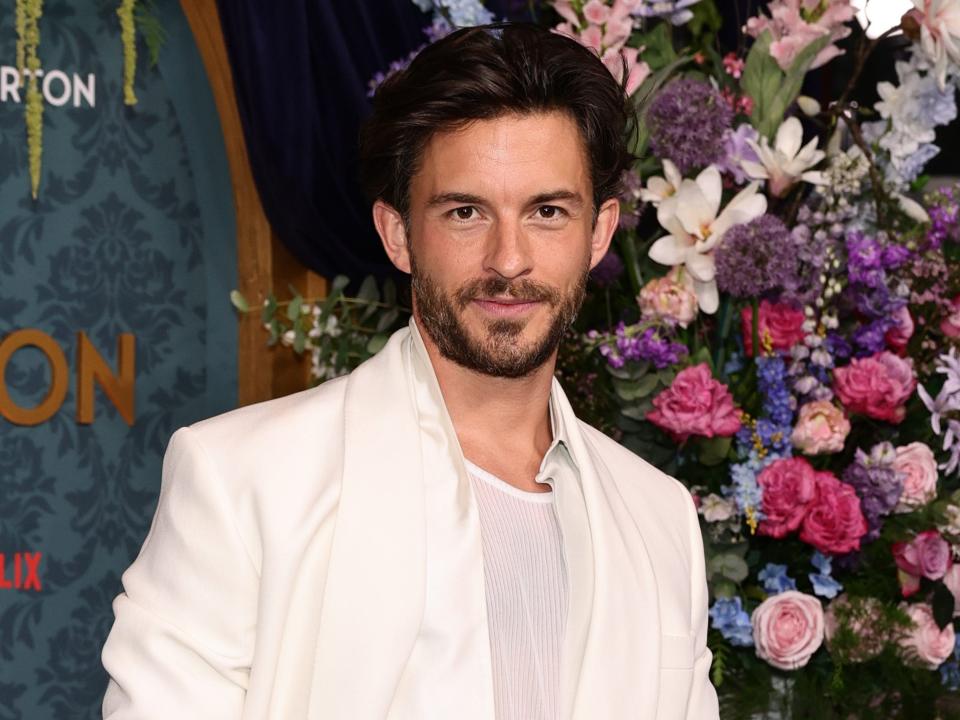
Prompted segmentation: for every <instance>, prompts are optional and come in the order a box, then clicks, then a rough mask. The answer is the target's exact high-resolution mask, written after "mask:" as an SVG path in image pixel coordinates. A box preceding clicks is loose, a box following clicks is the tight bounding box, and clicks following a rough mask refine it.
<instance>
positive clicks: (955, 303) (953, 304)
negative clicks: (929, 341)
mask: <svg viewBox="0 0 960 720" xmlns="http://www.w3.org/2000/svg"><path fill="white" fill-rule="evenodd" d="M940 330H941V331H942V332H943V334H944V335H946V336H947V337H948V338H960V295H957V296H956V297H955V298H954V299H953V300H951V301H950V312H949V313H947V316H946V317H944V318H943V320H941V321H940Z"/></svg>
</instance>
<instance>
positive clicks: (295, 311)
mask: <svg viewBox="0 0 960 720" xmlns="http://www.w3.org/2000/svg"><path fill="white" fill-rule="evenodd" d="M302 306H303V298H302V297H300V295H295V296H294V298H293V300H291V301H290V304H289V305H287V319H288V320H293V321H295V320H296V319H297V318H298V317H300V308H301V307H302Z"/></svg>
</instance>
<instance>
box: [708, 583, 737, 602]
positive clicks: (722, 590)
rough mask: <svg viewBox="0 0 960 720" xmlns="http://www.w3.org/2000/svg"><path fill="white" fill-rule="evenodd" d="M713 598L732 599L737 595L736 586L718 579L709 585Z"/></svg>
mask: <svg viewBox="0 0 960 720" xmlns="http://www.w3.org/2000/svg"><path fill="white" fill-rule="evenodd" d="M711 588H712V590H713V596H714V597H718V598H732V597H734V596H736V594H737V586H736V585H735V584H734V583H732V582H730V581H729V580H724V579H719V580H717V581H716V582H714V583H713V584H712V585H711Z"/></svg>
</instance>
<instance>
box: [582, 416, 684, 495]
mask: <svg viewBox="0 0 960 720" xmlns="http://www.w3.org/2000/svg"><path fill="white" fill-rule="evenodd" d="M578 424H579V427H580V432H581V434H582V435H583V437H584V439H585V440H586V441H587V444H588V445H589V446H590V447H591V449H592V450H593V451H594V452H596V453H597V455H598V456H599V459H600V460H601V462H603V464H604V465H606V466H607V468H608V469H609V470H610V472H611V474H612V475H613V476H614V477H615V478H616V479H617V480H618V482H619V484H620V485H621V486H625V487H627V488H632V489H635V490H637V491H638V492H641V493H643V494H644V495H646V496H656V497H657V498H659V499H661V500H665V499H667V498H676V500H677V501H678V502H690V491H689V490H687V487H686V486H685V485H684V484H683V483H682V482H680V481H679V480H677V479H676V478H675V477H673V476H672V475H668V474H667V473H665V472H664V471H663V470H661V469H660V468H658V467H657V466H656V465H654V464H653V463H651V462H649V461H647V460H645V459H643V458H642V457H640V456H639V455H637V454H636V453H634V452H633V451H632V450H630V449H629V448H627V447H625V446H623V445H621V444H620V443H619V442H617V441H616V440H614V439H613V438H611V437H610V436H609V435H606V434H605V433H603V432H602V431H600V430H598V429H597V428H595V427H593V426H592V425H589V424H588V423H586V422H584V421H583V420H578Z"/></svg>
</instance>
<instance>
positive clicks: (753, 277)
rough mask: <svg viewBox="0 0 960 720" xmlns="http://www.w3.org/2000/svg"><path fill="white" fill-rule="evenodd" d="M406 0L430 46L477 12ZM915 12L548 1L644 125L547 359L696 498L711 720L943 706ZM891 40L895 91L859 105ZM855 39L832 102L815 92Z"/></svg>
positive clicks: (937, 111)
mask: <svg viewBox="0 0 960 720" xmlns="http://www.w3.org/2000/svg"><path fill="white" fill-rule="evenodd" d="M416 1H417V4H418V5H420V6H421V7H422V8H423V9H425V10H430V11H433V12H434V19H433V23H432V24H431V25H430V28H429V30H428V39H433V38H435V37H436V36H437V34H438V33H443V32H449V30H450V29H451V28H452V27H453V26H456V25H460V24H472V23H473V22H485V21H487V20H489V19H490V14H489V13H487V12H486V11H484V10H483V8H482V5H481V4H480V3H478V2H477V1H476V0H469V1H468V0H461V1H458V2H454V0H432V2H429V1H428V0H416ZM914 5H915V7H914V8H913V9H912V10H910V11H909V12H907V13H906V14H905V15H904V16H903V17H902V18H901V20H900V23H899V25H898V26H896V27H894V28H891V29H890V30H888V31H887V32H886V33H883V34H881V35H880V37H878V38H873V39H871V38H870V37H868V36H867V35H866V34H865V33H864V32H863V31H862V30H861V29H859V26H858V25H857V24H856V22H855V14H856V10H855V8H854V6H853V5H852V4H851V2H849V0H770V1H769V2H767V3H766V4H765V5H764V6H763V7H761V8H760V10H759V11H758V13H757V15H756V16H755V17H750V18H747V19H746V22H745V23H744V24H743V26H742V28H740V32H741V40H742V41H741V43H740V44H739V47H740V49H739V50H737V51H733V52H729V53H725V54H724V53H722V52H721V51H720V50H718V49H717V48H718V44H717V42H716V34H717V32H718V31H719V29H720V27H721V22H722V18H721V16H720V14H719V12H718V10H717V6H716V5H715V4H714V2H713V1H712V0H674V1H672V2H668V1H658V2H652V1H646V0H588V1H584V0H553V1H552V2H543V3H540V6H539V11H538V14H537V18H538V20H540V21H542V22H544V23H547V24H549V25H550V27H552V28H553V29H554V31H556V32H559V33H563V34H566V35H569V36H571V37H574V38H575V39H577V40H578V41H579V42H581V43H583V44H584V45H586V46H587V47H590V48H592V49H593V50H594V51H595V52H596V53H597V54H598V56H599V57H600V58H601V59H602V60H603V61H604V62H605V63H606V64H607V66H608V67H609V68H610V70H611V72H612V73H613V75H614V76H615V77H616V78H617V79H618V80H620V81H621V82H622V83H623V84H624V87H625V88H626V90H627V92H628V93H629V95H630V96H631V98H632V99H633V101H634V103H635V105H636V108H637V111H638V115H639V118H640V120H641V122H640V124H639V128H638V130H637V132H636V133H635V134H634V136H633V138H632V150H633V152H634V154H635V156H636V157H637V162H636V164H635V165H634V167H633V168H631V170H630V171H628V172H627V173H626V174H625V176H624V178H623V193H622V196H621V221H620V228H619V231H618V232H617V235H616V237H615V242H614V247H613V249H611V251H610V253H608V255H607V257H606V258H604V260H603V261H602V262H601V263H600V264H599V265H598V266H597V267H596V268H595V269H594V270H593V271H592V273H591V285H590V293H589V296H588V300H587V302H586V304H585V306H584V309H583V311H582V312H581V315H580V317H579V318H578V321H577V327H576V331H575V332H571V333H570V335H568V337H567V340H566V342H565V343H564V345H563V347H562V349H561V357H560V362H559V364H558V374H560V375H561V376H563V378H564V380H565V384H566V387H567V388H568V391H569V393H570V395H571V399H572V401H573V402H574V403H575V405H576V406H577V409H578V411H579V412H580V414H581V415H582V416H585V417H586V419H588V420H589V421H590V422H591V423H593V424H595V425H597V426H599V427H601V428H603V429H605V430H606V431H607V432H608V433H610V434H611V435H613V436H614V437H616V438H617V439H618V440H619V441H620V442H621V443H623V444H624V445H625V446H627V447H629V448H630V449H632V450H634V451H635V452H637V453H638V454H640V455H641V456H643V457H645V458H647V459H648V460H650V461H651V462H654V463H655V464H657V465H658V466H660V467H661V468H663V469H664V470H665V471H667V472H669V473H671V474H672V475H674V476H676V477H677V478H679V479H681V480H682V481H683V482H685V483H686V484H687V485H688V487H689V488H690V490H691V492H692V494H693V497H694V500H695V503H696V505H697V507H698V509H699V513H700V516H701V520H702V530H703V536H704V542H705V548H706V552H707V573H708V581H709V587H710V610H709V614H710V632H709V638H708V642H709V645H710V648H711V650H712V651H713V666H712V669H711V673H712V680H713V682H714V684H715V685H716V687H717V688H718V691H719V694H720V697H721V703H722V706H723V709H722V713H721V714H722V716H723V717H725V718H734V717H745V718H746V717H751V716H752V715H754V714H756V713H759V712H764V711H766V710H768V709H769V708H771V707H774V706H775V705H777V704H778V703H779V705H780V707H781V712H782V714H783V716H784V717H797V718H799V717H817V718H829V717H836V718H848V717H860V716H861V713H864V712H870V713H871V714H872V715H876V716H878V717H885V718H893V717H903V718H908V717H909V718H919V717H930V718H933V717H947V716H949V713H950V711H951V709H952V710H953V712H956V705H953V706H951V704H950V703H951V702H954V703H955V702H956V700H957V695H956V691H957V690H958V689H960V639H958V638H960V636H958V633H957V632H956V630H957V627H958V626H957V618H958V617H960V355H958V351H957V348H958V346H960V270H958V267H960V266H958V264H957V262H958V258H960V187H957V186H949V185H947V186H943V187H939V188H932V187H928V186H927V185H926V183H927V180H928V178H926V177H925V176H923V175H922V172H923V168H924V166H925V164H926V163H927V162H928V161H929V160H930V159H931V158H932V157H933V156H935V155H936V154H937V153H938V152H939V149H938V147H937V146H936V144H935V141H936V131H937V128H938V127H941V128H942V127H945V126H948V125H950V124H951V123H953V122H954V121H955V119H956V116H957V108H956V89H957V86H958V84H960V0H914ZM455 13H463V15H462V16H455V15H454V14H455ZM465 18H469V19H465ZM893 34H898V35H899V37H900V40H899V42H898V43H890V42H884V45H883V46H884V47H885V48H890V46H891V45H897V48H896V50H895V51H894V52H896V53H897V57H896V58H894V57H889V58H888V59H889V62H890V65H891V66H894V67H895V71H896V76H897V81H896V82H882V83H880V84H879V85H878V86H877V88H876V90H877V95H878V97H879V100H878V101H877V102H875V103H874V104H873V105H872V106H870V105H864V104H860V103H858V102H856V101H855V100H853V99H852V98H851V93H852V92H853V91H854V88H855V86H856V82H857V80H858V78H859V77H860V75H861V73H862V70H863V69H864V67H865V66H866V64H867V63H868V62H871V61H882V60H883V58H881V57H878V56H875V54H874V51H875V50H876V48H877V47H878V46H879V45H880V44H881V42H883V41H884V40H885V39H886V38H888V37H890V36H892V35H893ZM843 55H845V56H846V57H845V58H844V62H847V63H848V64H850V65H851V67H852V69H851V70H850V72H849V84H848V85H847V87H846V89H845V90H844V91H843V92H842V93H841V94H840V95H839V96H838V97H836V98H831V99H830V102H822V101H818V100H816V99H814V98H812V97H808V96H806V95H803V94H802V89H803V86H804V80H805V78H806V77H807V75H808V73H809V72H810V71H812V70H815V69H817V68H820V67H823V66H825V65H827V64H829V63H831V62H837V58H838V57H840V56H843ZM408 60H409V59H405V60H404V61H401V62H399V63H397V64H396V65H395V67H401V66H402V65H403V64H404V63H405V62H407V61H408ZM379 80H382V77H380V78H375V79H374V81H373V83H372V86H375V85H376V82H378V81H379ZM821 100H824V99H821ZM388 304H389V303H388ZM301 307H305V306H301ZM307 315H308V316H309V313H307ZM294 316H296V317H299V316H297V315H296V313H294V314H293V315H292V316H291V317H294ZM393 321H394V322H396V321H397V318H393ZM268 322H269V321H268ZM312 327H313V328H314V329H316V325H313V326H312ZM284 332H286V330H284V328H283V327H279V328H277V327H274V328H273V329H272V333H273V337H274V338H276V337H282V336H283V334H284ZM310 332H312V330H310V329H308V330H307V331H306V334H307V335H309V333H310ZM290 337H291V341H294V340H295V338H299V337H300V336H299V335H296V333H295V334H294V336H290ZM304 347H305V345H304Z"/></svg>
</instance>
